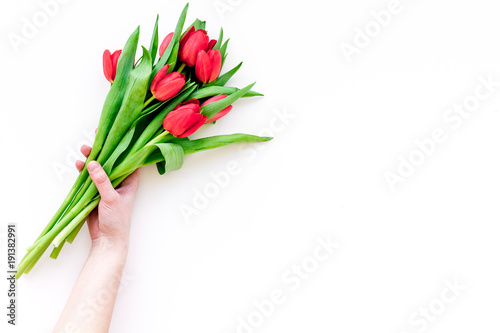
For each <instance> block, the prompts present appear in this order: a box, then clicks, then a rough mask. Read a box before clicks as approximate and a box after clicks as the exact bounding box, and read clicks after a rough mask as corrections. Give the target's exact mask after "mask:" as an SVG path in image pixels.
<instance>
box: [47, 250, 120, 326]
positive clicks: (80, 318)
mask: <svg viewBox="0 0 500 333" xmlns="http://www.w3.org/2000/svg"><path fill="white" fill-rule="evenodd" d="M127 252H128V248H127V246H126V245H123V246H116V245H110V243H107V242H100V243H98V244H94V245H93V246H92V249H91V251H90V254H89V257H88V259H87V262H86V263H85V266H84V267H83V269H82V271H81V273H80V276H79V277H78V280H77V282H76V284H75V287H74V288H73V291H72V292H71V295H70V297H69V299H68V302H67V303H66V306H65V307H64V310H63V312H62V314H61V317H60V318H59V320H58V322H57V324H56V327H55V328H54V332H56V333H60V332H64V333H69V332H75V333H76V332H79V333H80V332H81V333H86V332H89V333H100V332H108V330H109V325H110V322H111V317H112V314H113V308H114V306H115V301H116V295H117V293H118V288H119V287H120V280H121V277H122V274H123V269H124V266H125V261H126V258H127Z"/></svg>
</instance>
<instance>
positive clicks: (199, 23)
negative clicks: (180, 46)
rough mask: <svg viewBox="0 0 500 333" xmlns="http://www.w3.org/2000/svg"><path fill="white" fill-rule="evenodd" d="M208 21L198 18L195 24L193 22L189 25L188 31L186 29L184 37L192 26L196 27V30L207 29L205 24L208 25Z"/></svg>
mask: <svg viewBox="0 0 500 333" xmlns="http://www.w3.org/2000/svg"><path fill="white" fill-rule="evenodd" d="M206 23H207V22H205V21H200V20H198V19H196V20H195V21H194V22H193V24H191V25H190V26H189V27H187V29H186V31H184V33H183V34H182V37H184V35H185V34H186V33H187V32H188V31H189V29H191V28H192V27H194V30H200V29H202V30H205V25H206Z"/></svg>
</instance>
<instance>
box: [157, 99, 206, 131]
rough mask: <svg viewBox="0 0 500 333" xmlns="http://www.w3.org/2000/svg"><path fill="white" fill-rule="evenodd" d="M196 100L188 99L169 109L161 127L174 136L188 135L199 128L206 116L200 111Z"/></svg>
mask: <svg viewBox="0 0 500 333" xmlns="http://www.w3.org/2000/svg"><path fill="white" fill-rule="evenodd" d="M198 104H199V102H198V101H197V100H195V101H193V100H191V101H188V102H186V103H183V104H181V105H179V106H178V107H177V108H176V109H175V110H174V111H171V112H169V113H168V114H167V116H166V117H165V120H163V128H164V129H165V130H166V131H167V132H169V133H170V134H172V135H173V136H175V137H176V138H185V137H187V136H190V135H191V134H193V133H194V132H196V130H198V128H200V127H201V126H202V125H203V124H204V123H205V120H207V117H206V116H204V115H202V114H201V113H200V106H199V105H198Z"/></svg>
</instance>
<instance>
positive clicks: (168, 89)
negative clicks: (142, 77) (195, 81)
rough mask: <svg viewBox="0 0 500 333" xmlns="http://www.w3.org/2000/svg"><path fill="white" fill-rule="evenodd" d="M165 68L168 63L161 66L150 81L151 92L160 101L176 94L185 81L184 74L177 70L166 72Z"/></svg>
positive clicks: (166, 68)
mask: <svg viewBox="0 0 500 333" xmlns="http://www.w3.org/2000/svg"><path fill="white" fill-rule="evenodd" d="M167 70H168V65H166V66H163V67H162V69H160V70H159V71H158V73H157V74H156V75H155V77H154V78H153V81H152V82H151V93H152V94H153V96H154V97H155V98H156V99H157V100H160V101H166V100H167V99H170V98H172V97H174V96H175V95H177V93H178V92H179V91H181V89H182V87H184V83H186V79H185V77H184V74H182V73H178V72H173V73H170V74H167Z"/></svg>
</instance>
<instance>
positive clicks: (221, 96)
mask: <svg viewBox="0 0 500 333" xmlns="http://www.w3.org/2000/svg"><path fill="white" fill-rule="evenodd" d="M226 97H227V95H218V96H214V97H212V98H210V99H208V100H207V101H206V102H205V103H203V104H202V105H201V106H205V105H207V104H210V103H213V102H217V101H220V100H221V99H224V98H226ZM232 108H233V106H232V105H229V106H228V107H227V108H225V109H224V110H221V111H219V112H218V113H217V114H216V115H215V116H213V117H212V118H210V119H207V120H206V121H205V124H208V123H213V122H214V121H216V120H218V119H220V118H222V117H224V116H225V115H226V114H228V112H229V111H231V109H232Z"/></svg>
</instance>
